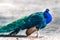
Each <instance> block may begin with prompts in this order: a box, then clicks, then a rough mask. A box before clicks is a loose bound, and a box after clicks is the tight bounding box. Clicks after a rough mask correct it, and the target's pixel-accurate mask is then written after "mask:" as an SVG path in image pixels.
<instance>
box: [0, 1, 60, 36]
mask: <svg viewBox="0 0 60 40" xmlns="http://www.w3.org/2000/svg"><path fill="white" fill-rule="evenodd" d="M59 5H60V0H0V27H1V26H4V25H7V24H8V23H10V22H12V21H14V20H17V19H19V18H21V17H24V16H27V15H30V14H32V13H35V12H41V11H44V10H45V9H46V8H49V9H50V13H51V15H52V16H53V20H52V22H51V23H50V24H48V25H47V27H46V28H44V29H42V30H39V35H53V34H60V21H59V20H60V6H59ZM23 32H24V33H23ZM23 32H22V30H21V31H20V32H19V33H18V35H20V34H25V30H24V31H23ZM35 34H36V32H35V33H33V35H35Z"/></svg>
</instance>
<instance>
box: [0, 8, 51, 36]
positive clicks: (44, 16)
mask: <svg viewBox="0 0 60 40" xmlns="http://www.w3.org/2000/svg"><path fill="white" fill-rule="evenodd" d="M51 21H52V15H51V14H50V13H49V9H46V10H45V11H44V12H35V13H32V14H30V15H28V16H25V17H23V18H20V19H17V20H15V21H13V22H11V23H9V24H7V25H5V26H2V27H0V33H5V32H11V31H12V32H11V33H10V34H9V35H16V34H17V33H18V32H19V31H20V30H24V29H27V31H26V35H27V36H29V35H30V34H32V33H33V32H35V31H37V30H39V29H43V28H45V27H46V26H47V24H49V23H50V22H51Z"/></svg>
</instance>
